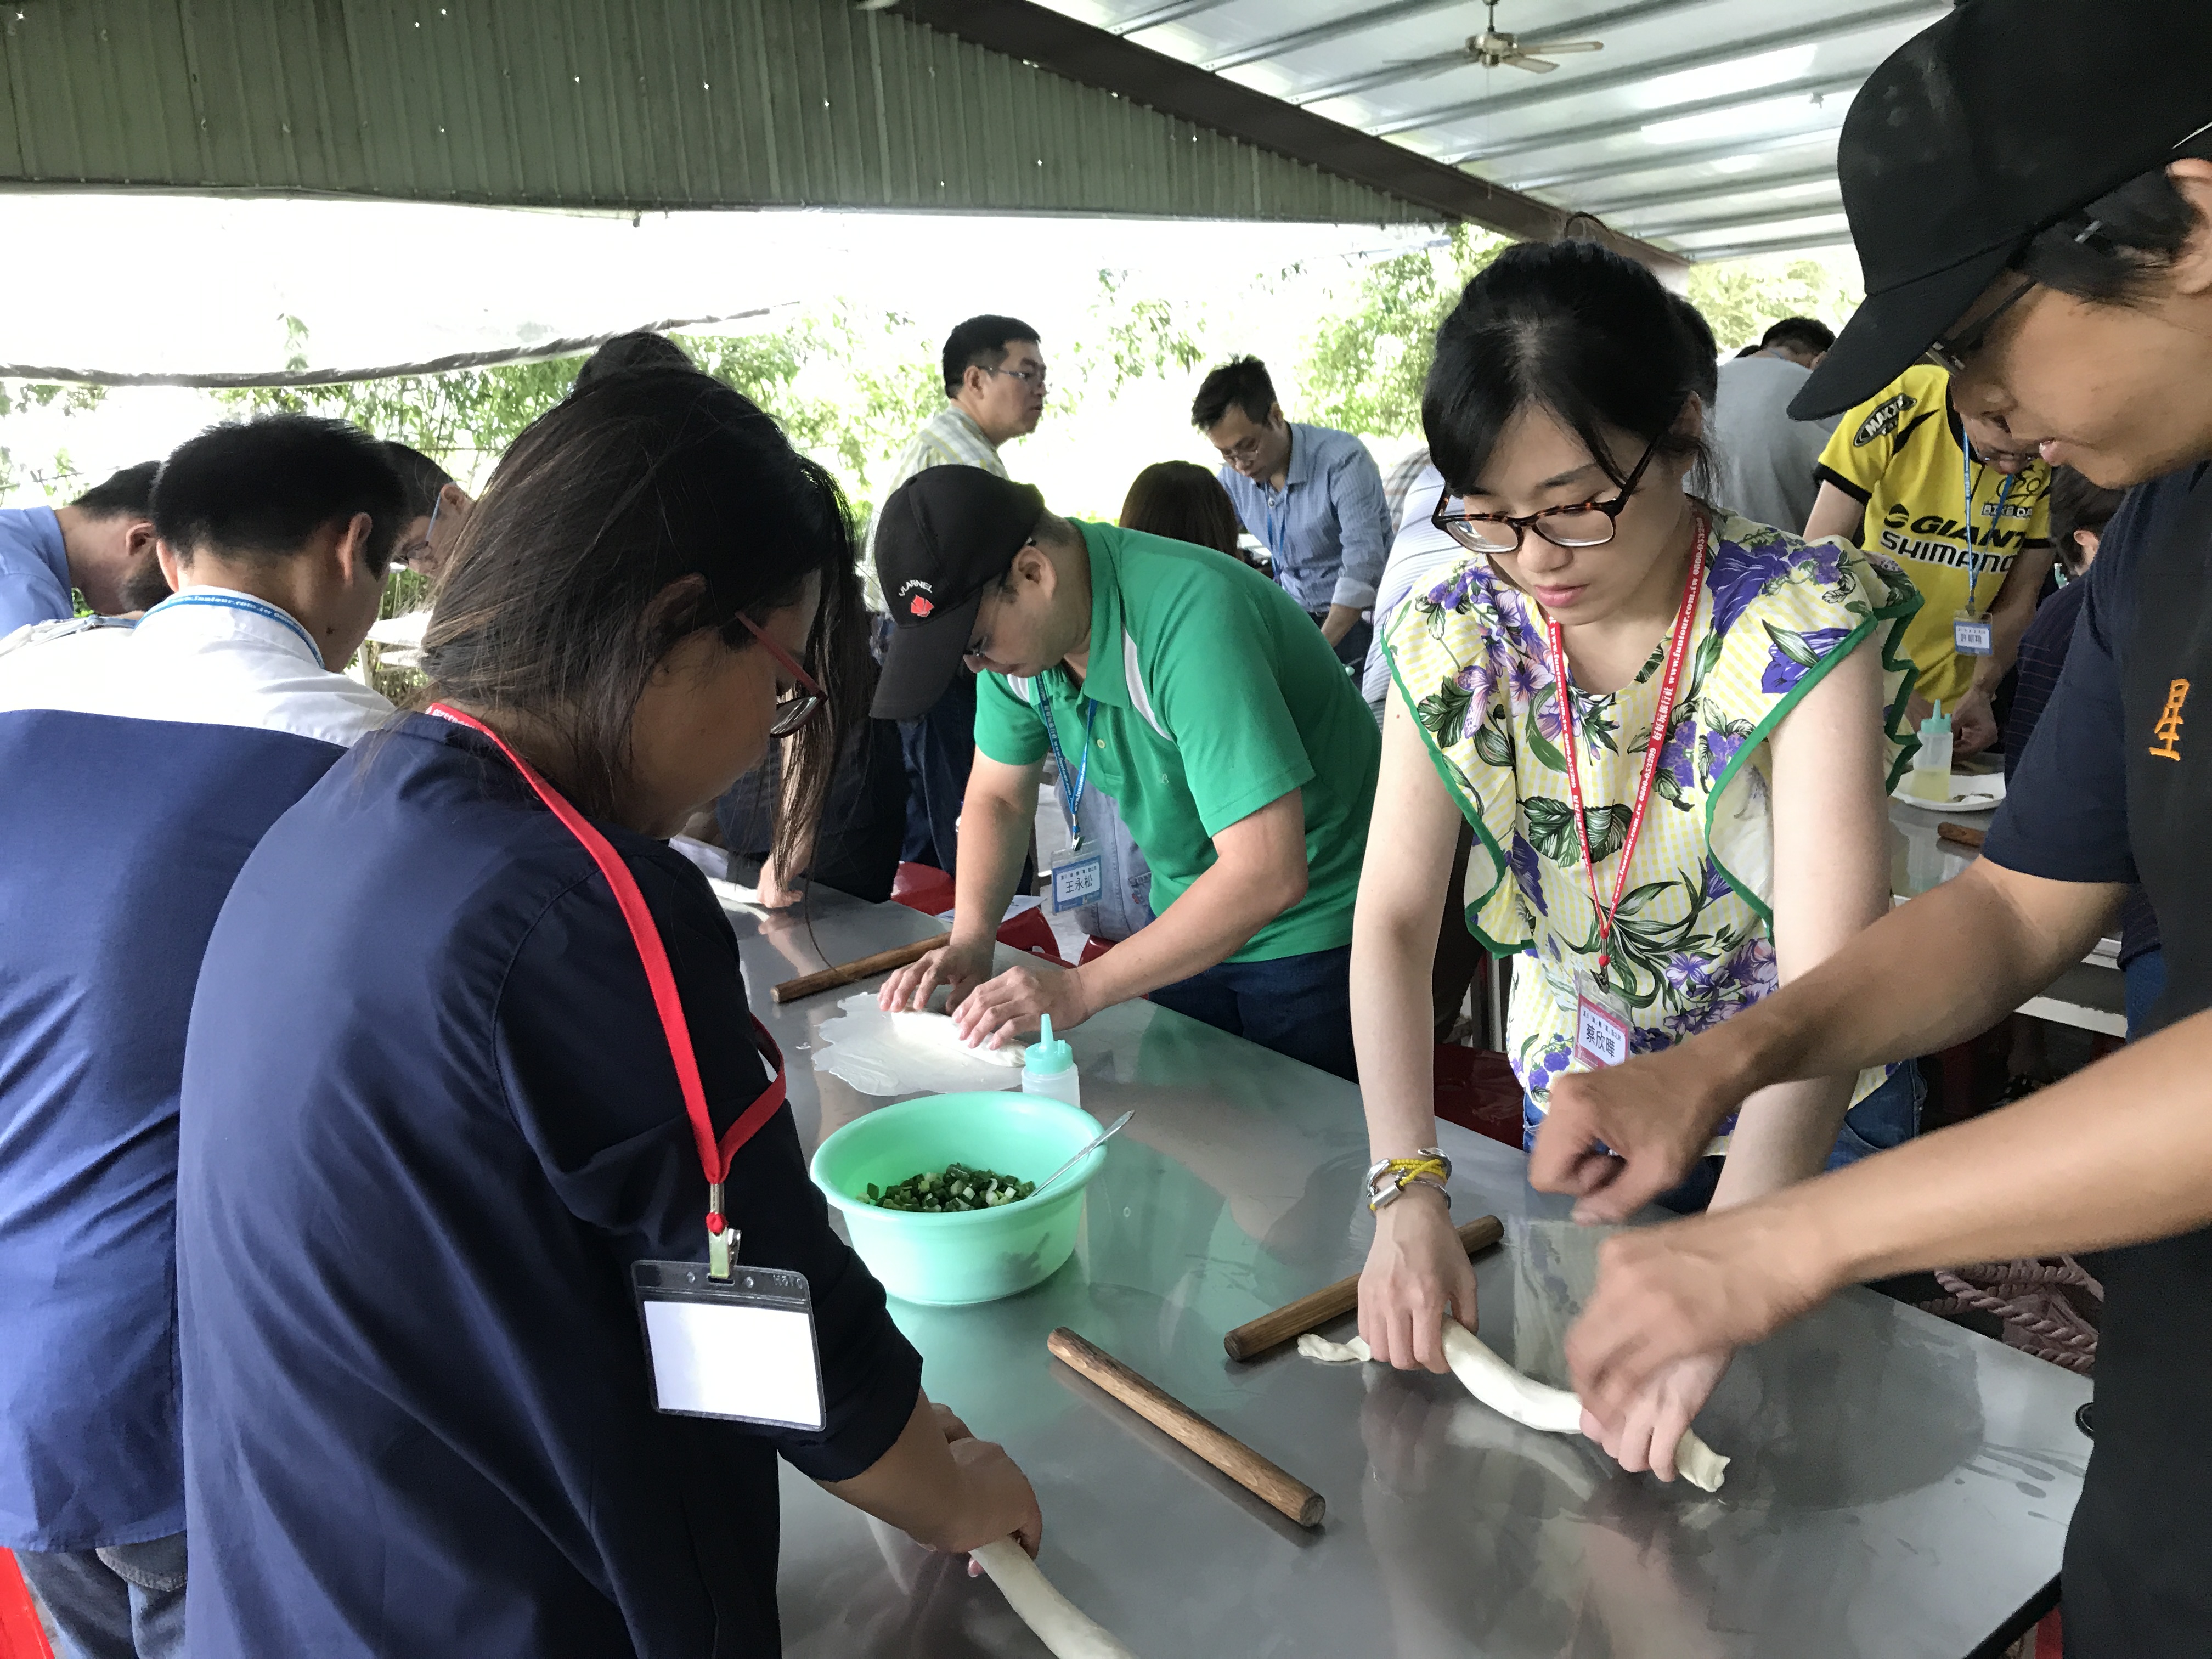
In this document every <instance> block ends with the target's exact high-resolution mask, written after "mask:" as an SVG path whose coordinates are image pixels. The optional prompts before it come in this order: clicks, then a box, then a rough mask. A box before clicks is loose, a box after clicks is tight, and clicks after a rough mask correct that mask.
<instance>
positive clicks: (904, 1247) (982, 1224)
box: [812, 1090, 1106, 1308]
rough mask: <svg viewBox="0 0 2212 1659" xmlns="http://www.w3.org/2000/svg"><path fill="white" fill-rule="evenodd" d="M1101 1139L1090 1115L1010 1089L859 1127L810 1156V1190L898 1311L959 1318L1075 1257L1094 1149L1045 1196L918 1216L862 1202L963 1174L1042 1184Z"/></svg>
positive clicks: (903, 1108)
mask: <svg viewBox="0 0 2212 1659" xmlns="http://www.w3.org/2000/svg"><path fill="white" fill-rule="evenodd" d="M1098 1130H1099V1124H1098V1121H1097V1119H1095V1118H1093V1117H1092V1116H1091V1114H1090V1113H1088V1112H1085V1111H1081V1110H1079V1109H1077V1108H1075V1107H1073V1106H1069V1105H1065V1104H1063V1103H1060V1101H1057V1100H1051V1099H1048V1098H1046V1097H1043V1096H1042V1095H1025V1094H1019V1093H1015V1092H1012V1091H1006V1090H991V1091H981V1092H979V1093H975V1094H959V1095H927V1096H925V1097H922V1098H921V1099H919V1100H906V1101H901V1102H900V1103H898V1104H897V1105H896V1106H884V1107H881V1108H879V1109H877V1110H875V1111H872V1112H870V1113H869V1114H868V1115H866V1117H861V1118H855V1119H854V1121H852V1122H850V1123H848V1124H847V1125H846V1126H845V1127H843V1128H842V1129H840V1130H838V1131H837V1132H836V1133H834V1134H832V1135H831V1136H830V1137H829V1139H826V1140H824V1141H823V1143H822V1144H821V1145H820V1146H817V1147H816V1148H815V1149H814V1163H813V1165H812V1174H813V1176H814V1184H815V1185H816V1186H817V1187H819V1188H821V1189H822V1193H823V1196H824V1197H825V1198H827V1199H828V1200H829V1201H830V1202H831V1203H832V1204H834V1205H836V1206H837V1207H838V1208H839V1209H841V1210H842V1211H843V1212H845V1231H846V1232H847V1233H848V1235H849V1236H850V1237H851V1238H852V1241H853V1248H854V1249H855V1250H857V1251H859V1252H860V1260H861V1261H865V1262H866V1263H867V1264H868V1269H869V1271H870V1272H872V1273H874V1274H875V1276H876V1277H877V1279H879V1280H881V1281H882V1283H883V1287H884V1289H885V1290H886V1291H890V1293H891V1294H892V1295H893V1296H895V1297H899V1298H900V1299H901V1300H902V1301H905V1302H916V1303H920V1304H922V1305H923V1306H924V1307H931V1308H957V1307H962V1306H965V1305H967V1304H970V1303H975V1302H995V1301H997V1300H998V1299H999V1298H1000V1297H1003V1296H1012V1295H1014V1294H1016V1293H1017V1292H1018V1291H1026V1290H1027V1289H1029V1288H1030V1285H1040V1284H1042V1283H1043V1282H1044V1281H1045V1280H1046V1279H1049V1278H1051V1277H1052V1275H1053V1274H1054V1273H1057V1272H1059V1271H1060V1264H1061V1263H1063V1262H1065V1261H1066V1260H1067V1258H1068V1257H1069V1256H1070V1255H1073V1253H1074V1250H1075V1229H1076V1226H1077V1224H1078V1223H1079V1222H1080V1221H1081V1220H1082V1218H1083V1188H1084V1186H1085V1183H1086V1182H1089V1181H1090V1179H1091V1176H1093V1175H1095V1174H1097V1170H1098V1166H1099V1165H1100V1164H1103V1163H1104V1162H1105V1161H1106V1149H1105V1148H1104V1147H1103V1146H1101V1147H1099V1148H1097V1150H1096V1151H1095V1152H1092V1153H1091V1155H1090V1156H1089V1157H1088V1158H1085V1159H1084V1160H1083V1162H1082V1163H1080V1164H1077V1165H1076V1166H1075V1167H1074V1168H1073V1170H1069V1171H1068V1172H1067V1173H1066V1175H1064V1176H1061V1177H1060V1180H1059V1182H1058V1183H1057V1184H1056V1185H1054V1188H1053V1189H1052V1190H1051V1191H1050V1192H1048V1193H1041V1194H1038V1195H1037V1196H1036V1197H1034V1198H1025V1199H1023V1200H1020V1201H1019V1202H1018V1203H1014V1204H1002V1205H1000V1206H999V1207H998V1208H997V1209H995V1210H968V1211H963V1212H959V1213H957V1214H953V1215H921V1214H916V1213H915V1212H911V1211H906V1210H883V1209H878V1208H877V1207H876V1206H874V1205H872V1204H871V1203H869V1202H868V1201H867V1200H866V1198H865V1197H860V1196H858V1194H865V1193H866V1191H867V1190H868V1183H869V1182H874V1183H875V1184H876V1185H877V1186H878V1187H892V1186H896V1184H897V1183H898V1182H902V1181H904V1180H905V1179H906V1178H907V1177H908V1176H910V1175H916V1174H919V1173H920V1172H921V1171H922V1170H942V1169H943V1168H944V1167H945V1165H946V1164H969V1165H970V1166H971V1167H973V1168H975V1169H979V1170H996V1171H997V1172H998V1173H999V1174H1000V1175H1006V1176H1013V1177H1014V1178H1015V1179H1016V1180H1018V1181H1042V1180H1043V1179H1044V1178H1045V1177H1046V1176H1048V1175H1050V1174H1051V1173H1052V1172H1053V1171H1054V1170H1057V1169H1058V1168H1059V1167H1060V1165H1061V1164H1065V1163H1066V1162H1067V1160H1068V1159H1069V1158H1073V1157H1074V1156H1075V1154H1076V1153H1077V1152H1080V1151H1081V1150H1082V1148H1083V1144H1084V1143H1085V1141H1087V1140H1089V1139H1091V1137H1092V1136H1094V1135H1096V1134H1097V1133H1098Z"/></svg>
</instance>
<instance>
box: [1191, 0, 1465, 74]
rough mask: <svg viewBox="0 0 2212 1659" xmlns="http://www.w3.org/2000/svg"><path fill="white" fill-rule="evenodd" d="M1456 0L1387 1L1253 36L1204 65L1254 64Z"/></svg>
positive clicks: (1425, 12)
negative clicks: (1295, 28)
mask: <svg viewBox="0 0 2212 1659" xmlns="http://www.w3.org/2000/svg"><path fill="white" fill-rule="evenodd" d="M1459 3H1460V0H1395V3H1393V4H1391V5H1387V6H1376V7H1375V8H1373V9H1371V10H1368V11H1355V12H1349V13H1347V14H1346V15H1344V16H1342V17H1337V18H1332V19H1331V20H1330V21H1328V22H1326V23H1317V24H1316V25H1315V26H1314V27H1311V28H1306V29H1299V30H1298V31H1297V33H1292V34H1278V35H1276V36H1274V37H1273V39H1271V40H1255V41H1254V42H1253V43H1252V44H1251V45H1250V46H1239V47H1237V49H1236V50H1235V51H1234V52H1224V53H1223V54H1222V55H1221V56H1220V57H1218V58H1208V59H1207V60H1206V69H1207V70H1210V71H1212V73H1213V74H1215V75H1218V74H1220V73H1221V71H1222V70H1233V69H1243V67H1244V65H1245V64H1256V63H1258V62H1260V60H1261V59H1262V58H1280V57H1281V56H1283V54H1284V53H1285V52H1303V51H1304V50H1305V48H1307V47H1308V46H1321V45H1322V44H1324V43H1325V42H1328V41H1330V40H1341V39H1342V38H1343V37H1344V36H1346V35H1347V34H1358V33H1360V32H1361V31H1362V30H1364V29H1371V28H1380V27H1382V26H1383V24H1385V23H1397V22H1402V21H1404V20H1405V19H1407V18H1408V17H1423V16H1425V15H1428V14H1429V13H1430V12H1432V11H1448V10H1449V9H1451V8H1452V7H1454V6H1455V5H1457V4H1459Z"/></svg>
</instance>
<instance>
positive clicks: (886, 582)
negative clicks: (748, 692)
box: [872, 466, 1044, 720]
mask: <svg viewBox="0 0 2212 1659" xmlns="http://www.w3.org/2000/svg"><path fill="white" fill-rule="evenodd" d="M1043 516H1044V497H1043V496H1042V495H1039V494H1038V493H1037V491H1036V489H1035V488H1034V487H1033V486H1031V485H1029V484H1022V483H1013V482H1012V481H1011V480H1009V479H1006V478H1001V477H999V476H998V475H997V474H996V473H993V472H986V471H983V469H982V468H981V467H980V466H933V467H931V468H929V469H928V470H927V471H923V472H917V473H915V475H914V477H911V478H908V480H907V481H906V482H905V483H902V484H901V485H900V486H899V487H898V488H897V489H894V490H893V491H892V492H891V498H890V500H889V501H885V502H884V510H883V514H882V516H881V517H880V518H878V520H877V521H876V576H877V579H878V580H880V581H881V582H882V583H883V588H884V604H885V605H888V606H890V613H891V621H892V622H893V623H896V627H894V628H893V629H891V642H890V649H888V650H887V651H885V652H884V671H883V678H881V679H879V680H878V681H877V682H876V702H875V707H874V708H873V710H872V713H873V714H874V715H875V717H876V718H877V719H878V720H913V719H914V718H915V717H916V716H917V715H920V714H927V712H928V711H929V710H930V708H932V707H933V706H934V705H935V703H936V702H937V700H938V699H939V697H941V696H944V695H945V687H946V686H948V685H950V684H952V677H953V675H955V674H956V673H957V672H958V671H959V670H960V659H961V658H963V656H965V655H967V653H968V646H969V641H970V640H971V639H972V638H973V637H974V630H975V611H976V609H977V607H978V606H980V605H981V604H982V603H983V590H984V589H986V588H987V587H988V586H991V585H992V584H993V583H994V582H996V581H999V580H1001V579H1002V578H1004V577H1005V575H1006V572H1007V571H1008V570H1009V569H1011V568H1012V566H1013V562H1014V555H1015V554H1017V553H1018V552H1020V551H1021V550H1022V544H1024V542H1026V541H1028V540H1029V538H1030V532H1032V531H1034V530H1035V529H1036V526H1037V520H1039V519H1041V518H1042V517H1043Z"/></svg>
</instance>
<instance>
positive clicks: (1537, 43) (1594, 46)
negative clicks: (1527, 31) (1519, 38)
mask: <svg viewBox="0 0 2212 1659" xmlns="http://www.w3.org/2000/svg"><path fill="white" fill-rule="evenodd" d="M1521 50H1522V51H1523V52H1603V51H1604V50H1605V42H1604V41H1602V40H1531V41H1530V42H1529V43H1528V45H1527V46H1523V47H1522V48H1521Z"/></svg>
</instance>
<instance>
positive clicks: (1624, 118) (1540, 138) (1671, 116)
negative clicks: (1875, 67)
mask: <svg viewBox="0 0 2212 1659" xmlns="http://www.w3.org/2000/svg"><path fill="white" fill-rule="evenodd" d="M1866 77H1867V71H1865V70H1852V71H1851V72H1850V74H1849V75H1817V76H1807V77H1806V78H1805V79H1803V80H1802V81H1785V82H1782V83H1781V84H1780V85H1778V86H1771V87H1761V88H1759V90H1758V91H1757V92H1731V93H1727V94H1723V96H1721V97H1718V98H1701V99H1699V100H1698V101H1697V102H1696V103H1694V104H1669V105H1668V106H1667V107H1666V108H1665V109H1659V110H1649V109H1648V110H1639V111H1638V112H1637V113H1635V114H1633V115H1620V116H1615V117H1613V118H1612V119H1611V120H1607V121H1591V122H1589V123H1586V124H1585V125H1582V126H1578V127H1554V128H1553V129H1551V130H1550V131H1546V132H1532V133H1530V134H1528V136H1527V137H1523V138H1508V139H1506V140H1505V141H1504V143H1497V144H1491V145H1488V146H1486V147H1485V148H1483V149H1470V150H1464V151H1462V152H1461V153H1460V154H1458V155H1445V156H1443V157H1440V158H1439V159H1440V160H1443V161H1449V162H1450V163H1451V164H1452V165H1453V166H1455V167H1457V166H1460V165H1462V163H1464V162H1468V161H1499V160H1502V159H1503V158H1504V157H1505V156H1508V155H1534V154H1535V153H1536V152H1538V151H1540V150H1547V149H1563V148H1565V146H1566V145H1569V144H1584V143H1594V142H1595V141H1596V140H1597V139H1600V138H1618V137H1620V136H1621V135H1622V134H1623V133H1628V132H1641V131H1643V130H1644V128H1646V127H1649V126H1656V125H1659V124H1660V123H1661V122H1662V121H1682V120H1687V119H1688V118H1690V117H1692V116H1693V115H1717V114H1720V113H1721V112H1723V111H1726V110H1732V109H1745V108H1748V107H1749V106H1752V105H1753V104H1768V103H1776V102H1778V101H1780V100H1783V99H1784V98H1826V97H1828V96H1829V95H1831V94H1834V93H1838V92H1857V90H1858V89H1859V88H1860V87H1862V86H1863V85H1864V84H1865V83H1866Z"/></svg>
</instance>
